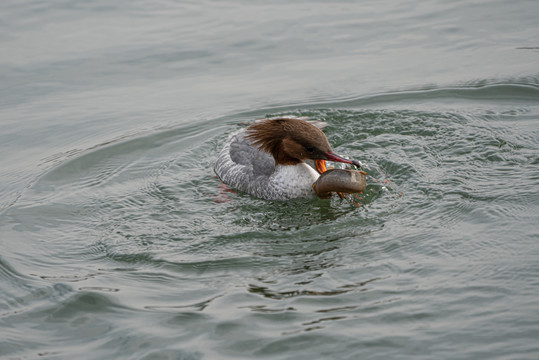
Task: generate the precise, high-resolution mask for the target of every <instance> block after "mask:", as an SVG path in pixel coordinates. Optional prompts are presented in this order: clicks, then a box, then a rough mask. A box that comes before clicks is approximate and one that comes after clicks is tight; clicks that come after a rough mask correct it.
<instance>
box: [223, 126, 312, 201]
mask: <svg viewBox="0 0 539 360" xmlns="http://www.w3.org/2000/svg"><path fill="white" fill-rule="evenodd" d="M245 135H246V130H245V129H242V130H240V131H239V132H236V133H235V134H232V135H231V136H230V137H229V138H228V140H227V142H226V143H225V145H224V147H223V149H222V150H221V152H220V153H219V157H218V158H217V162H216V164H215V172H216V173H217V175H218V176H219V178H221V180H222V181H223V182H224V183H225V184H228V185H229V186H231V187H233V188H235V189H238V190H240V191H243V192H246V193H248V194H251V195H253V196H255V197H258V198H262V199H266V200H288V199H292V198H297V197H314V196H315V195H316V194H315V193H314V191H313V189H312V185H313V183H314V182H315V181H316V180H317V179H318V177H319V176H320V175H319V174H318V173H317V172H316V170H314V169H313V168H312V167H311V166H309V165H307V164H306V163H304V162H301V163H299V164H297V165H280V164H275V160H274V158H273V156H271V155H270V154H269V153H267V152H265V151H261V150H258V148H257V147H255V146H254V145H252V142H251V141H250V140H249V139H247V138H246V137H245Z"/></svg>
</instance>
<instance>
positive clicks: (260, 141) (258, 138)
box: [247, 118, 358, 172]
mask: <svg viewBox="0 0 539 360" xmlns="http://www.w3.org/2000/svg"><path fill="white" fill-rule="evenodd" d="M247 138H248V139H249V140H250V141H251V142H252V144H253V145H254V146H257V147H258V148H259V149H260V150H262V151H266V152H268V153H270V154H271V155H272V156H273V158H274V159H275V163H276V164H280V165H297V164H299V163H301V162H303V160H307V159H312V160H322V162H323V160H329V161H336V162H342V163H346V164H354V165H357V164H358V162H357V161H353V160H348V159H345V158H343V157H341V156H339V155H337V154H335V153H334V152H333V149H332V148H331V145H329V142H328V139H327V138H326V135H324V133H323V132H322V130H320V129H319V128H317V127H316V126H314V125H312V124H310V123H308V122H307V121H304V120H300V119H292V118H274V119H268V120H264V121H260V122H257V123H255V124H253V125H251V126H249V127H248V128H247ZM319 166H320V162H317V169H318V170H319V172H321V171H320V167H319Z"/></svg>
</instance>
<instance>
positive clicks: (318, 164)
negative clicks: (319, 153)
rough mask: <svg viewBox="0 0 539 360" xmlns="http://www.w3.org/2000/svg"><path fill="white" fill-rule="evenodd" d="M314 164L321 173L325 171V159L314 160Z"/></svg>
mask: <svg viewBox="0 0 539 360" xmlns="http://www.w3.org/2000/svg"><path fill="white" fill-rule="evenodd" d="M314 165H315V166H316V170H317V171H318V172H319V173H320V174H322V173H323V172H326V171H327V169H326V161H325V160H315V161H314Z"/></svg>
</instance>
